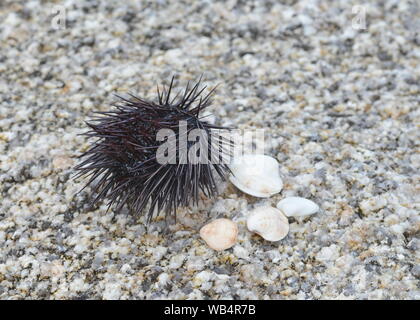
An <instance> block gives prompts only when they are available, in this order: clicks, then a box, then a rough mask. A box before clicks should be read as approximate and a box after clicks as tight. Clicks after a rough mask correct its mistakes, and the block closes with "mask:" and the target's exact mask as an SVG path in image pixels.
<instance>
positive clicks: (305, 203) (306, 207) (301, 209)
mask: <svg viewBox="0 0 420 320" xmlns="http://www.w3.org/2000/svg"><path fill="white" fill-rule="evenodd" d="M277 208H279V209H280V210H281V211H282V212H283V213H284V214H285V215H286V216H288V217H300V216H307V215H310V214H314V213H316V212H317V211H318V210H319V207H318V205H317V204H316V203H314V202H312V201H311V200H308V199H305V198H300V197H287V198H285V199H283V200H281V201H280V202H279V203H277Z"/></svg>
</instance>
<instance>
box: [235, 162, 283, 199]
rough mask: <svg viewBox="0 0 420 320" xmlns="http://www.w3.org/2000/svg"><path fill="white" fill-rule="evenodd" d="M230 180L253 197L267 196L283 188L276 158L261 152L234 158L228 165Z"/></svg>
mask: <svg viewBox="0 0 420 320" xmlns="http://www.w3.org/2000/svg"><path fill="white" fill-rule="evenodd" d="M230 169H231V171H232V175H231V176H230V181H231V182H232V183H233V184H234V185H235V186H236V187H237V188H238V189H239V190H241V191H243V192H245V193H247V194H250V195H252V196H254V197H259V198H268V197H271V196H272V195H274V194H276V193H279V192H280V191H281V189H282V188H283V181H282V179H281V178H280V173H279V164H278V162H277V160H276V159H274V158H272V157H270V156H266V155H262V154H256V155H253V154H247V155H243V156H240V157H237V158H235V159H234V160H233V161H232V164H231V166H230Z"/></svg>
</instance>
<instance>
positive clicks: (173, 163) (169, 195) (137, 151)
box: [76, 78, 232, 221]
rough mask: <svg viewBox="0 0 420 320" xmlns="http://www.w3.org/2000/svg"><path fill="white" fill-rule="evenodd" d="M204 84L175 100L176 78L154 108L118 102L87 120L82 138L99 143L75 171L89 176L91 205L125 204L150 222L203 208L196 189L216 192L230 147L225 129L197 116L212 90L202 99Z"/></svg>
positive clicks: (138, 100)
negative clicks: (160, 216) (159, 216)
mask: <svg viewBox="0 0 420 320" xmlns="http://www.w3.org/2000/svg"><path fill="white" fill-rule="evenodd" d="M200 82H201V79H200V81H198V82H197V84H195V85H194V86H193V87H191V88H190V86H189V83H188V84H187V87H186V89H185V90H184V91H183V92H179V93H178V94H177V95H176V96H175V97H172V96H171V93H172V91H173V83H174V79H173V78H172V81H171V84H170V86H169V88H168V89H166V88H165V87H163V90H162V92H161V91H159V87H158V89H157V95H158V98H157V101H156V102H152V101H148V100H145V99H142V98H139V97H136V96H134V95H130V96H129V98H123V97H120V96H118V98H120V99H121V100H120V102H119V103H117V104H115V105H114V107H115V108H114V109H113V110H111V111H107V112H96V113H97V114H99V116H98V117H96V118H94V119H92V120H91V121H90V122H87V125H88V126H89V127H90V129H91V130H90V131H88V132H87V133H85V135H86V136H88V137H89V138H96V140H95V141H94V142H93V143H92V145H91V147H90V148H89V149H88V150H87V151H86V152H85V153H83V154H82V155H81V156H80V157H81V158H84V160H83V161H82V162H81V163H80V164H79V165H77V166H76V169H77V170H79V173H78V175H77V177H80V176H88V177H89V178H90V179H89V181H88V182H87V184H86V186H88V185H91V186H92V189H93V192H94V193H95V194H96V195H95V197H94V198H93V199H92V204H95V203H96V202H98V201H102V200H104V199H107V200H108V208H109V207H110V206H112V205H115V208H116V210H117V211H119V210H120V209H121V208H122V207H123V206H124V205H127V207H128V208H129V209H130V211H131V212H132V213H133V214H136V215H140V214H141V213H143V212H146V214H147V221H150V219H151V218H152V217H153V216H154V215H155V214H156V213H157V212H160V211H161V210H163V211H164V212H165V214H166V216H168V215H172V216H174V217H175V213H176V209H177V208H178V207H180V206H187V205H189V204H190V203H191V202H193V203H195V204H196V203H198V200H199V191H202V192H203V193H204V195H206V196H207V197H213V196H215V195H216V194H217V182H216V179H215V175H214V172H216V173H217V174H218V175H219V176H220V178H221V179H222V180H225V179H226V174H227V173H228V172H229V167H228V164H227V163H228V159H229V156H230V154H231V152H230V150H231V147H232V144H231V142H230V141H229V140H228V139H226V138H224V137H223V133H226V132H228V131H229V129H228V128H224V127H219V126H215V125H212V124H210V123H208V122H206V121H203V120H202V118H200V112H201V111H202V110H203V109H205V108H207V107H208V106H209V105H210V103H211V100H210V97H211V95H212V93H213V92H214V89H213V90H211V91H210V92H209V93H208V94H207V95H205V96H202V93H203V91H204V89H205V87H203V88H201V89H200V88H199V87H200ZM171 132H172V134H170V133H171ZM162 133H163V134H162ZM193 133H194V134H193ZM221 133H222V134H221ZM191 135H192V136H193V138H192V139H191ZM165 138H166V140H165ZM214 138H216V139H214ZM163 140H165V141H163ZM197 157H198V158H197Z"/></svg>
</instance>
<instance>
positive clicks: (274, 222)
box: [247, 206, 289, 241]
mask: <svg viewBox="0 0 420 320" xmlns="http://www.w3.org/2000/svg"><path fill="white" fill-rule="evenodd" d="M247 227H248V230H249V231H251V232H255V233H257V234H259V235H260V236H261V237H263V238H264V239H265V240H268V241H279V240H281V239H283V238H284V237H286V236H287V234H288V233H289V221H288V220H287V218H286V217H285V216H284V215H283V213H282V212H281V211H280V210H278V209H276V208H273V207H271V206H262V207H257V208H255V209H254V210H252V211H251V213H250V215H249V217H248V219H247Z"/></svg>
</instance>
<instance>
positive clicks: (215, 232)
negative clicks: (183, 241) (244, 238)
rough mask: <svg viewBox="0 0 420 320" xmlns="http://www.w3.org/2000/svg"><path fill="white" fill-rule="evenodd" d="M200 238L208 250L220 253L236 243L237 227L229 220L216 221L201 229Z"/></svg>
mask: <svg viewBox="0 0 420 320" xmlns="http://www.w3.org/2000/svg"><path fill="white" fill-rule="evenodd" d="M200 236H201V238H203V240H204V241H205V242H206V243H207V245H208V246H209V247H210V248H212V249H214V250H216V251H222V250H226V249H229V248H230V247H232V246H233V245H234V244H235V243H236V240H237V236H238V227H237V225H236V223H235V222H233V221H231V220H229V219H216V220H214V221H212V222H210V223H208V224H206V225H205V226H204V227H202V228H201V230H200Z"/></svg>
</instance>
